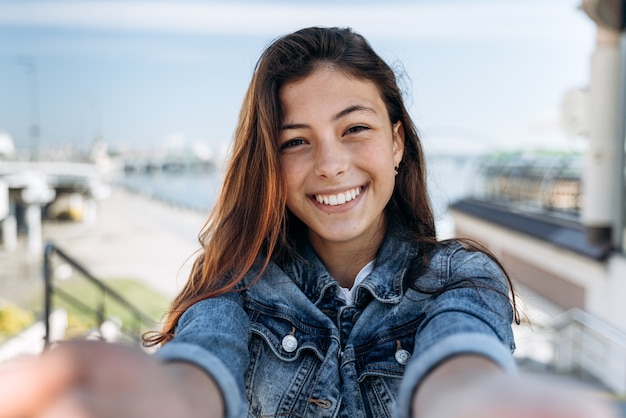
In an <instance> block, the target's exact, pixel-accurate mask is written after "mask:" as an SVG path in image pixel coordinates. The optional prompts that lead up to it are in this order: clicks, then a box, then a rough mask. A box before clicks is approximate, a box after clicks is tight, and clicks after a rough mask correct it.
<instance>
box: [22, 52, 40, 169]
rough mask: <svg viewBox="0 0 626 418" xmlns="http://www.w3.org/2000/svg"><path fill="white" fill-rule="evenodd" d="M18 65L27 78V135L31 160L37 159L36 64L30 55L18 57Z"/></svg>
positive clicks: (38, 131) (38, 130)
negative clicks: (28, 121)
mask: <svg viewBox="0 0 626 418" xmlns="http://www.w3.org/2000/svg"><path fill="white" fill-rule="evenodd" d="M18 65H20V66H22V67H23V68H24V71H25V72H26V75H27V76H28V79H29V90H30V91H29V100H28V113H29V117H30V126H29V129H28V131H29V136H30V140H31V144H30V146H31V152H30V158H31V160H36V159H37V151H38V147H39V136H40V133H41V132H40V128H39V82H38V74H37V64H36V63H35V62H34V61H33V59H32V58H30V57H19V58H18Z"/></svg>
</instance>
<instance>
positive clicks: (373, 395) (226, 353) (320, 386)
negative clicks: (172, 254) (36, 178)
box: [157, 231, 515, 418]
mask: <svg viewBox="0 0 626 418" xmlns="http://www.w3.org/2000/svg"><path fill="white" fill-rule="evenodd" d="M301 256H302V257H301V258H298V259H296V260H294V261H292V262H289V263H287V264H286V265H284V266H283V267H282V268H281V267H279V266H278V265H277V264H276V263H273V262H270V264H269V266H268V267H267V269H266V270H265V272H264V273H263V275H262V276H261V278H260V279H259V280H258V281H257V282H256V283H254V284H252V285H251V286H249V287H245V286H247V285H250V283H251V282H252V281H253V279H254V278H255V277H256V275H257V274H258V270H257V269H256V268H253V269H252V270H251V271H250V272H249V273H248V274H247V275H246V277H245V279H244V282H243V283H242V288H243V287H245V289H243V290H240V291H238V292H231V293H228V294H225V295H223V296H219V297H216V298H212V299H207V300H203V301H201V302H198V303H196V304H195V305H193V306H192V307H190V308H189V309H188V310H187V311H186V312H185V313H184V314H183V315H182V317H181V318H180V321H179V323H178V326H177V328H176V333H175V338H174V339H173V340H172V341H170V342H168V343H167V344H165V345H164V346H163V347H162V348H161V349H160V350H159V351H158V352H157V356H159V357H160V358H162V359H163V360H166V361H168V360H179V361H187V362H191V363H194V364H196V365H198V366H199V367H201V368H203V369H204V370H205V371H206V372H207V373H208V374H209V375H211V376H212V377H213V379H214V380H215V381H216V383H217V385H218V386H219V388H220V389H221V392H222V395H223V399H224V402H225V407H226V416H227V417H245V416H249V417H262V416H263V417H267V416H281V417H346V418H348V417H350V418H355V417H389V416H397V417H408V416H410V410H411V398H412V395H413V393H414V391H415V389H416V387H417V386H418V385H419V383H420V381H421V380H422V378H423V377H424V376H425V375H426V373H428V372H429V371H430V370H431V369H432V368H433V367H435V366H436V365H438V363H440V362H441V361H443V360H445V359H446V358H448V357H450V356H453V355H455V354H459V353H472V354H478V355H481V356H484V357H487V358H489V359H491V360H492V361H493V362H495V363H496V364H498V365H500V367H501V368H503V369H504V370H507V371H514V370H515V362H514V360H513V356H512V352H513V350H514V348H515V346H514V342H513V334H512V330H511V323H512V320H513V311H512V307H511V304H510V302H509V299H508V287H507V283H506V280H505V278H504V276H503V274H502V271H501V270H500V269H499V268H498V267H497V265H496V264H495V263H494V262H493V261H491V260H490V259H489V258H488V257H487V256H486V255H484V254H483V253H480V252H470V251H467V250H465V249H464V248H463V247H462V246H461V245H460V244H458V243H455V244H446V245H443V244H442V245H440V246H439V247H438V248H436V249H435V251H434V252H433V253H432V255H431V257H430V262H429V263H428V265H426V266H425V267H423V268H422V269H421V270H420V271H419V274H416V277H405V276H407V275H410V274H414V273H413V272H415V271H416V269H414V268H411V266H414V265H415V264H416V263H415V262H416V261H418V254H417V250H416V246H415V245H413V244H410V243H408V242H405V241H403V240H401V239H400V237H399V235H398V234H396V233H394V232H393V231H390V232H388V233H387V235H386V237H385V239H384V241H383V244H382V246H381V248H380V249H379V252H378V254H377V258H376V261H375V265H374V269H373V271H372V272H371V273H370V274H369V275H368V276H367V277H366V278H365V279H364V280H363V282H361V284H359V285H358V287H357V288H356V291H355V304H354V305H353V306H347V305H346V304H345V302H344V301H343V300H342V299H341V298H340V297H336V295H337V293H338V286H339V285H338V283H337V282H336V281H335V280H334V279H332V278H331V277H330V276H329V274H328V272H327V270H326V269H325V267H324V266H323V264H322V263H321V261H320V260H319V259H318V258H317V256H316V255H315V253H314V251H313V250H312V248H311V247H310V246H305V247H304V248H303V249H302V250H301ZM462 279H471V280H472V283H473V284H469V285H468V284H461V285H459V286H454V285H451V283H453V282H456V281H459V280H462ZM407 284H408V285H411V284H414V286H407ZM446 285H448V287H447V288H446V289H447V290H445V291H443V292H435V291H436V290H437V289H441V288H443V287H444V286H446ZM418 289H419V290H418Z"/></svg>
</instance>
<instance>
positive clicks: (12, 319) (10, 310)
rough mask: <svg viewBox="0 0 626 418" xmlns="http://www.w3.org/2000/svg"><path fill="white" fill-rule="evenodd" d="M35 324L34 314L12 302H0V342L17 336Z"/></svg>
mask: <svg viewBox="0 0 626 418" xmlns="http://www.w3.org/2000/svg"><path fill="white" fill-rule="evenodd" d="M34 322H35V314H34V313H33V312H31V311H27V310H26V309H23V308H21V307H20V306H18V305H16V304H15V303H13V302H8V301H7V302H2V301H0V340H4V339H7V338H10V337H12V336H14V335H17V334H18V333H19V332H20V331H22V330H24V329H26V328H27V327H29V326H30V325H32V324H33V323H34Z"/></svg>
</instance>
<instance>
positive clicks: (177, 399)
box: [0, 341, 223, 418]
mask: <svg viewBox="0 0 626 418" xmlns="http://www.w3.org/2000/svg"><path fill="white" fill-rule="evenodd" d="M196 408H197V409H196ZM211 408H213V409H214V412H215V414H216V415H215V416H222V412H223V411H222V403H221V397H220V395H219V391H218V390H217V387H216V386H215V384H214V383H213V380H212V379H210V378H209V376H208V375H206V374H205V373H204V372H202V371H200V370H199V369H198V368H196V367H194V366H191V365H189V364H185V363H162V362H160V361H159V360H158V359H156V358H154V357H153V356H150V355H149V354H146V353H145V352H143V351H141V350H140V349H138V348H134V347H128V346H122V345H115V344H109V343H103V342H93V341H73V342H64V343H61V344H59V346H58V347H56V348H53V349H51V350H49V351H47V352H45V353H44V354H42V355H41V356H39V357H33V358H28V359H21V360H17V361H13V362H9V363H6V364H3V365H0V418H16V417H20V418H24V417H27V418H86V417H89V418H92V417H98V418H100V417H102V418H104V417H111V418H113V417H114V418H130V417H133V418H135V417H174V416H175V417H181V418H182V417H197V416H198V410H201V411H202V413H203V414H204V415H207V413H208V411H210V410H211Z"/></svg>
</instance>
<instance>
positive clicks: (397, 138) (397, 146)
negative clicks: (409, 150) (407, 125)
mask: <svg viewBox="0 0 626 418" xmlns="http://www.w3.org/2000/svg"><path fill="white" fill-rule="evenodd" d="M392 130H393V162H394V166H395V167H397V166H398V164H400V161H402V155H403V154H404V127H403V126H402V122H401V121H397V122H396V123H395V124H394V125H393V128H392Z"/></svg>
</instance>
